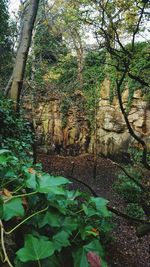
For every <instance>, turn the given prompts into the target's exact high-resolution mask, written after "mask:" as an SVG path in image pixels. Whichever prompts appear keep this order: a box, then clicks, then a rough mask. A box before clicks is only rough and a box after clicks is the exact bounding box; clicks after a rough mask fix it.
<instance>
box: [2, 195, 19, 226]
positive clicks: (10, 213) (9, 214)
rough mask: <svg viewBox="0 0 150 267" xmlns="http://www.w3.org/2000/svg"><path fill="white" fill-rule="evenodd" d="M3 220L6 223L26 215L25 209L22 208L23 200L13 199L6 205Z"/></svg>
mask: <svg viewBox="0 0 150 267" xmlns="http://www.w3.org/2000/svg"><path fill="white" fill-rule="evenodd" d="M3 207H4V214H3V219H4V220H5V221H8V220H10V219H11V218H13V217H15V216H17V217H22V216H23V215H24V208H23V206H22V200H21V198H14V199H13V198H12V199H10V200H9V201H8V202H6V203H4V205H3Z"/></svg>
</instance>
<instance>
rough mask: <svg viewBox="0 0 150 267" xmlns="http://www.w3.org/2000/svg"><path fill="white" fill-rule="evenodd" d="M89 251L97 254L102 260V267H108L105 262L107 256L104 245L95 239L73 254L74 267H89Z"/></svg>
mask: <svg viewBox="0 0 150 267" xmlns="http://www.w3.org/2000/svg"><path fill="white" fill-rule="evenodd" d="M89 251H93V252H95V253H96V254H97V255H98V256H100V258H101V262H102V267H108V266H107V263H106V261H105V254H104V250H103V247H102V245H101V244H100V242H99V241H98V240H97V239H94V240H93V241H92V242H90V243H89V244H87V245H85V246H83V247H82V248H80V249H78V250H77V251H76V252H74V253H73V258H74V267H83V266H84V267H89V264H88V260H87V253H88V252H89Z"/></svg>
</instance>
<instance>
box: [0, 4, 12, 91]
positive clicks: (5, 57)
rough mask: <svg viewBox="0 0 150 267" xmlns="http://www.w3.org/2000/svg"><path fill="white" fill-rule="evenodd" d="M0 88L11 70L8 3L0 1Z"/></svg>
mask: <svg viewBox="0 0 150 267" xmlns="http://www.w3.org/2000/svg"><path fill="white" fill-rule="evenodd" d="M0 21H1V27H0V87H3V86H5V84H6V83H7V79H8V78H9V75H10V73H11V70H12V49H11V45H12V44H11V38H10V36H11V27H10V24H9V14H8V1H7V0H1V1H0Z"/></svg>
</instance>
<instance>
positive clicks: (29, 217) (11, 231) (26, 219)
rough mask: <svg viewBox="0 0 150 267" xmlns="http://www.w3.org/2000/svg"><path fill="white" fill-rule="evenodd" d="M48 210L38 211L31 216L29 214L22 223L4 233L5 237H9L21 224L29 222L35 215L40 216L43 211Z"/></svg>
mask: <svg viewBox="0 0 150 267" xmlns="http://www.w3.org/2000/svg"><path fill="white" fill-rule="evenodd" d="M47 209H48V207H46V208H44V209H42V210H39V211H37V212H35V213H33V214H31V215H30V216H28V217H27V218H25V219H24V220H23V221H21V222H20V223H18V224H17V225H16V226H15V227H14V228H12V229H11V230H10V231H5V234H6V235H10V234H11V233H13V232H14V231H15V230H16V229H17V228H19V227H20V226H21V225H22V224H24V223H25V222H27V221H28V220H30V219H31V218H32V217H34V216H36V215H37V214H40V213H42V212H44V211H46V210H47Z"/></svg>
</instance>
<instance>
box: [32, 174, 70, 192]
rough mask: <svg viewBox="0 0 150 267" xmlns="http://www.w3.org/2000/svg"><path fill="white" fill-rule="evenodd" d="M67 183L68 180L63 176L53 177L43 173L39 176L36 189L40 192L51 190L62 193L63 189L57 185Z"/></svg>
mask: <svg viewBox="0 0 150 267" xmlns="http://www.w3.org/2000/svg"><path fill="white" fill-rule="evenodd" d="M67 183H69V180H67V179H66V178H64V177H54V176H50V175H48V174H45V175H43V176H41V177H39V179H38V188H37V190H38V192H40V193H48V192H53V193H55V194H64V191H63V189H62V188H59V187H58V186H60V185H64V184H67Z"/></svg>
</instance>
